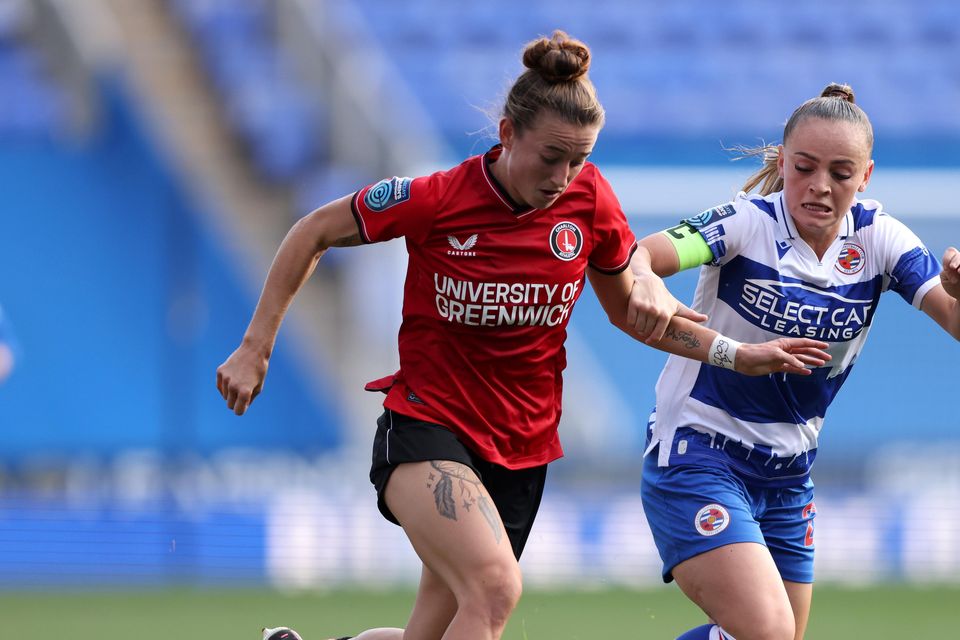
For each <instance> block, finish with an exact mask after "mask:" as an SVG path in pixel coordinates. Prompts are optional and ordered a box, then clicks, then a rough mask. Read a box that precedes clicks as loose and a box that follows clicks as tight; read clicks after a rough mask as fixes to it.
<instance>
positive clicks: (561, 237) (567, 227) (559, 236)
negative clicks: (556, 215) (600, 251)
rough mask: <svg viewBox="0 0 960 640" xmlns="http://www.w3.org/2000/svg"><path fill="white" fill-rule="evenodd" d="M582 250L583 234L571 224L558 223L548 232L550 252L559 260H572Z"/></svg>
mask: <svg viewBox="0 0 960 640" xmlns="http://www.w3.org/2000/svg"><path fill="white" fill-rule="evenodd" d="M581 249H583V234H582V233H581V232H580V227H578V226H577V225H575V224H574V223H572V222H558V223H557V224H556V225H555V226H554V227H553V230H552V231H551V232H550V250H551V251H553V255H555V256H557V257H558V258H560V259H561V260H564V261H568V260H573V259H574V258H576V257H577V256H578V255H580V250H581Z"/></svg>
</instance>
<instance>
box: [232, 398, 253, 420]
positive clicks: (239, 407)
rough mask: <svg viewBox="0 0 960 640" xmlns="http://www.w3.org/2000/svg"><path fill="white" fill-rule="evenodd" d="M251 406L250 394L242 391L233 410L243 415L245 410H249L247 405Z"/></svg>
mask: <svg viewBox="0 0 960 640" xmlns="http://www.w3.org/2000/svg"><path fill="white" fill-rule="evenodd" d="M248 406H250V394H249V393H241V394H238V395H237V403H236V405H234V407H233V412H234V413H235V414H237V415H238V416H242V415H243V413H244V411H246V410H247V407H248Z"/></svg>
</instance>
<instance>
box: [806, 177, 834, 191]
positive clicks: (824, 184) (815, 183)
mask: <svg viewBox="0 0 960 640" xmlns="http://www.w3.org/2000/svg"><path fill="white" fill-rule="evenodd" d="M810 191H812V192H813V193H816V194H818V195H826V194H828V193H830V179H829V178H828V177H827V176H826V175H820V174H819V173H818V174H817V175H816V176H814V177H813V179H811V180H810Z"/></svg>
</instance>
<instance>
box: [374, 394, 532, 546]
mask: <svg viewBox="0 0 960 640" xmlns="http://www.w3.org/2000/svg"><path fill="white" fill-rule="evenodd" d="M427 460H452V461H454V462H459V463H460V464H464V465H466V466H468V467H470V468H471V469H473V471H474V472H475V473H476V474H477V477H479V478H480V481H481V482H483V486H484V487H485V488H486V490H487V492H488V493H489V494H490V498H491V499H492V500H493V503H494V504H495V505H496V506H497V511H498V512H499V513H500V519H501V520H503V526H504V527H505V528H506V530H507V536H508V537H509V538H510V546H512V547H513V555H514V556H516V558H517V559H518V560H519V559H520V554H521V553H522V552H523V547H524V545H526V543H527V537H528V536H529V535H530V529H531V528H532V527H533V521H534V519H536V517H537V509H539V508H540V499H541V498H542V497H543V485H544V484H545V483H546V479H547V465H545V464H544V465H541V466H539V467H531V468H529V469H507V468H506V467H502V466H500V465H498V464H493V463H492V462H487V461H486V460H483V459H482V458H480V456H478V455H477V454H475V453H474V452H472V451H470V450H469V449H467V447H465V446H464V445H463V443H462V442H460V440H459V439H458V438H457V436H456V435H454V434H453V432H452V431H450V430H448V429H446V428H445V427H443V426H441V425H437V424H431V423H429V422H424V421H423V420H418V419H416V418H410V417H408V416H404V415H401V414H399V413H397V412H395V411H391V410H390V409H387V410H386V411H384V413H383V415H381V416H380V417H379V418H378V419H377V435H376V437H375V438H374V439H373V465H372V466H371V467H370V482H372V483H373V486H374V487H376V489H377V506H378V507H379V508H380V513H382V514H383V517H384V518H386V519H387V520H389V521H390V522H392V523H394V524H400V523H399V522H397V518H396V516H394V515H393V514H392V513H391V512H390V509H389V508H388V507H387V503H386V501H385V500H384V492H385V491H386V488H387V481H388V480H389V479H390V474H391V473H393V470H394V469H396V468H397V465H399V464H403V463H405V462H425V461H427Z"/></svg>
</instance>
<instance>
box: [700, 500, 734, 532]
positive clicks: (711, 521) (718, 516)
mask: <svg viewBox="0 0 960 640" xmlns="http://www.w3.org/2000/svg"><path fill="white" fill-rule="evenodd" d="M729 524H730V514H729V513H727V510H726V509H725V508H723V507H722V506H720V505H719V504H708V505H707V506H705V507H704V508H702V509H700V511H697V517H695V518H694V519H693V526H695V527H696V528H697V533H699V534H700V535H702V536H715V535H717V534H718V533H720V532H721V531H723V530H724V529H726V528H727V525H729Z"/></svg>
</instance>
